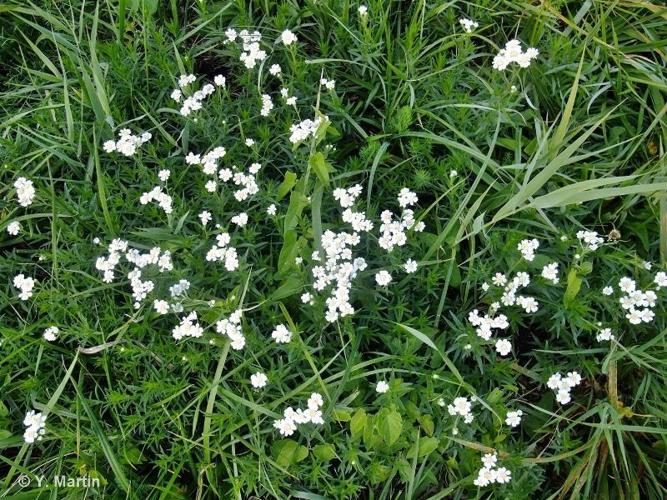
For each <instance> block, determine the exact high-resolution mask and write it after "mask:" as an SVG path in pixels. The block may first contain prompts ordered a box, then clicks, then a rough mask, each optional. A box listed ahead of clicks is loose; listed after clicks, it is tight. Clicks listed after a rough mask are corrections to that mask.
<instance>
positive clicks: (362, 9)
mask: <svg viewBox="0 0 667 500" xmlns="http://www.w3.org/2000/svg"><path fill="white" fill-rule="evenodd" d="M357 12H359V15H360V16H361V17H364V16H365V15H366V14H368V7H366V6H365V5H360V6H359V8H358V9H357Z"/></svg>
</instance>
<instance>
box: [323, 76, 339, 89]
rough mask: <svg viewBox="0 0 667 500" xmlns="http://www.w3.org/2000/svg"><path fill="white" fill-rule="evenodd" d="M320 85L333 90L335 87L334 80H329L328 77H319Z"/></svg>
mask: <svg viewBox="0 0 667 500" xmlns="http://www.w3.org/2000/svg"><path fill="white" fill-rule="evenodd" d="M320 86H322V87H325V88H326V89H327V90H333V89H335V88H336V80H329V79H328V78H320Z"/></svg>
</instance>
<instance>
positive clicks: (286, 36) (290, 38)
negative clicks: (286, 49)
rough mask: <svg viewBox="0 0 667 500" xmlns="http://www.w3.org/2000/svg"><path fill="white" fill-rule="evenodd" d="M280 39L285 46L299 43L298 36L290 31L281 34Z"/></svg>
mask: <svg viewBox="0 0 667 500" xmlns="http://www.w3.org/2000/svg"><path fill="white" fill-rule="evenodd" d="M280 39H281V40H282V42H283V44H285V45H292V44H293V43H294V42H296V41H297V38H296V35H295V34H294V33H292V32H291V31H290V30H285V31H283V32H282V33H281V34H280Z"/></svg>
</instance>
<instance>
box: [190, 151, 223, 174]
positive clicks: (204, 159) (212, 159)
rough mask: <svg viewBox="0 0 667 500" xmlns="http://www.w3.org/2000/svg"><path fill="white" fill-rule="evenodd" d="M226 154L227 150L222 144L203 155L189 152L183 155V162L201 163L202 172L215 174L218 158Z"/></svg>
mask: <svg viewBox="0 0 667 500" xmlns="http://www.w3.org/2000/svg"><path fill="white" fill-rule="evenodd" d="M226 154H227V150H226V149H225V148H223V147H222V146H218V147H217V148H213V149H212V150H211V151H209V152H208V153H206V154H205V155H203V156H202V155H198V154H195V153H192V152H190V153H188V154H187V155H186V157H185V163H187V164H188V165H201V167H202V172H204V173H205V174H206V175H215V174H217V173H218V160H219V159H221V158H224V156H225V155H226ZM230 177H231V173H230Z"/></svg>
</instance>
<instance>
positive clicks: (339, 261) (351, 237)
mask: <svg viewBox="0 0 667 500" xmlns="http://www.w3.org/2000/svg"><path fill="white" fill-rule="evenodd" d="M336 193H337V194H334V197H337V199H338V202H339V203H340V204H341V206H343V204H345V205H347V206H350V205H351V204H352V203H354V200H355V199H356V197H357V196H359V194H360V193H361V189H360V186H359V187H357V186H355V187H353V188H351V189H349V190H347V191H345V190H343V191H339V190H337V191H336ZM360 242H361V237H360V236H359V234H358V233H357V232H354V233H352V234H349V233H346V232H340V233H335V232H333V231H331V230H327V231H325V233H324V234H323V235H322V241H321V244H322V249H323V250H324V254H325V257H326V261H325V263H324V265H323V266H322V265H319V266H314V267H313V269H312V274H313V278H314V280H315V282H314V284H313V288H314V289H315V290H317V291H322V290H324V289H325V288H327V287H328V286H330V285H332V284H333V285H334V287H333V288H332V290H331V294H330V296H329V297H328V298H327V299H326V304H327V308H328V310H327V313H326V315H325V317H326V320H327V321H329V322H330V323H333V322H334V321H336V320H337V319H338V318H339V317H345V316H348V315H351V314H354V308H353V307H352V305H351V304H350V290H351V288H352V281H353V280H354V278H356V276H357V273H358V272H359V271H363V270H365V269H366V266H367V264H366V261H365V260H364V259H363V258H361V257H359V258H356V259H354V260H353V259H352V248H351V247H356V246H357V245H358V244H359V243H360ZM320 259H321V256H320V255H319V254H318V252H314V253H313V260H315V261H319V260H320Z"/></svg>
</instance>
